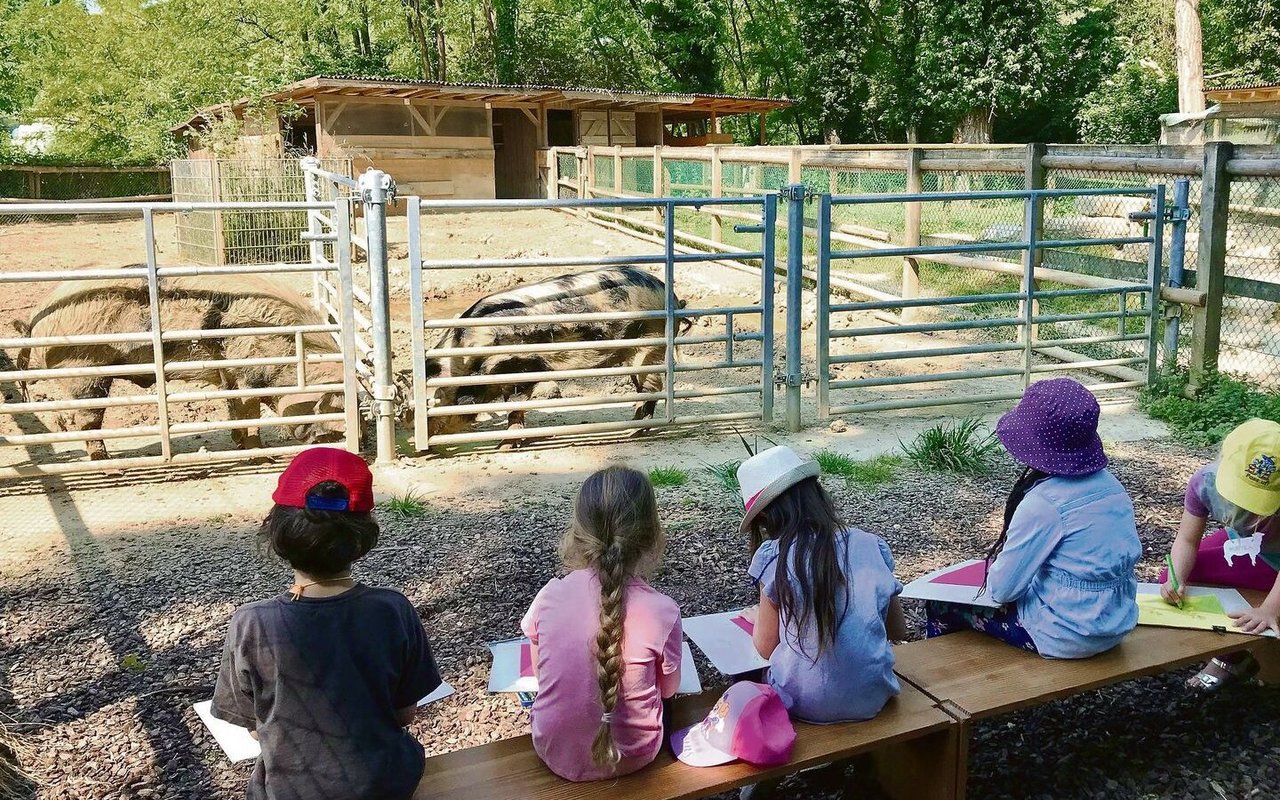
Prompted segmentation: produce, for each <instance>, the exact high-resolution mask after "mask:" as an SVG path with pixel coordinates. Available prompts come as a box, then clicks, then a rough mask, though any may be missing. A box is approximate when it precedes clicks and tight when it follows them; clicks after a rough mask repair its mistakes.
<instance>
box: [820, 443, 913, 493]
mask: <svg viewBox="0 0 1280 800" xmlns="http://www.w3.org/2000/svg"><path fill="white" fill-rule="evenodd" d="M813 458H814V460H815V461H817V462H818V466H819V467H821V468H822V474H823V475H835V476H838V477H841V478H844V479H845V480H846V481H849V482H850V483H857V484H861V485H863V486H879V485H880V484H882V483H888V482H889V481H891V480H893V479H894V478H895V477H897V475H898V468H899V467H901V466H902V458H901V457H900V456H893V455H881V456H876V457H875V458H871V459H867V460H865V461H857V460H855V459H852V458H850V457H849V456H847V455H845V454H844V453H837V452H835V451H834V450H819V451H818V452H816V453H814V454H813Z"/></svg>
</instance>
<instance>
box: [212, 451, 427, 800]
mask: <svg viewBox="0 0 1280 800" xmlns="http://www.w3.org/2000/svg"><path fill="white" fill-rule="evenodd" d="M272 499H273V500H274V501H275V505H274V506H273V507H272V509H271V512H270V513H269V514H268V515H267V518H266V519H265V520H264V521H263V523H262V530H261V533H260V535H261V537H262V539H263V540H264V543H265V544H267V545H268V546H269V547H270V548H271V550H272V551H273V552H274V553H275V554H276V555H278V556H280V557H281V558H283V559H284V560H286V561H288V562H289V564H290V566H292V567H293V587H292V588H291V589H290V591H289V592H287V593H284V594H280V595H277V596H275V597H272V598H269V599H267V600H260V601H258V602H256V603H249V604H248V605H245V606H241V607H240V608H238V609H236V611H235V613H234V614H233V615H232V617H231V626H230V630H229V631H228V633H227V640H226V646H225V648H224V650H223V654H222V667H221V670H220V671H219V673H218V680H217V684H216V685H215V687H214V693H213V704H212V707H211V712H212V714H213V716H215V717H217V718H218V719H221V720H224V721H226V722H230V723H232V724H233V725H239V726H241V727H244V728H248V729H249V730H250V731H251V732H252V733H253V734H254V735H255V736H256V737H257V738H258V740H259V741H260V743H261V745H262V756H261V757H260V758H259V759H258V761H257V763H256V764H255V766H254V770H253V775H252V777H251V778H250V779H249V786H248V790H247V796H248V797H249V799H250V800H265V798H268V797H308V798H317V800H408V798H410V797H411V796H412V795H413V794H414V793H415V790H416V789H417V787H418V785H419V782H420V781H421V780H422V779H423V778H422V775H423V766H424V764H425V761H426V759H425V757H424V754H423V749H422V745H421V744H420V743H419V742H418V741H417V740H416V739H415V738H414V737H413V736H412V735H411V734H410V733H409V732H408V731H406V730H405V729H404V726H406V725H408V724H409V723H410V722H411V721H412V719H413V716H414V713H415V712H416V710H417V702H418V700H419V699H421V698H422V697H424V696H425V695H427V694H429V693H431V692H432V691H434V690H435V689H437V688H438V687H439V686H440V683H441V681H440V675H439V673H438V671H437V670H436V663H435V660H434V659H433V658H432V656H431V649H430V647H429V646H428V644H427V636H426V633H425V632H424V631H423V629H422V620H421V618H420V617H419V616H418V612H417V611H416V610H415V609H414V607H413V605H412V604H411V603H410V602H409V601H408V599H406V598H405V596H404V595H402V594H400V593H399V592H396V591H393V590H391V589H380V588H376V587H372V586H366V585H364V584H362V583H360V582H358V581H356V580H355V578H354V577H353V576H352V574H351V566H352V564H353V563H355V562H356V561H358V560H360V559H361V558H363V557H364V556H365V555H366V554H368V553H369V551H370V550H372V549H373V548H374V546H376V545H377V543H378V523H377V520H375V519H374V517H373V514H372V513H370V512H371V511H372V510H373V476H372V475H371V474H370V472H369V467H368V466H366V465H365V463H364V461H363V460H362V459H361V458H360V457H359V456H357V455H355V454H354V453H348V452H347V451H345V450H339V449H337V448H332V447H314V448H311V449H309V450H305V451H303V452H302V453H299V454H298V455H297V456H296V457H295V458H294V459H293V461H292V462H290V464H289V466H288V468H287V469H285V471H284V473H283V474H282V475H281V476H280V479H279V483H278V485H277V487H276V491H275V493H274V494H273V495H272ZM353 687H358V689H359V691H353ZM318 754H323V757H317V755H318ZM268 787H270V790H269V791H270V793H268Z"/></svg>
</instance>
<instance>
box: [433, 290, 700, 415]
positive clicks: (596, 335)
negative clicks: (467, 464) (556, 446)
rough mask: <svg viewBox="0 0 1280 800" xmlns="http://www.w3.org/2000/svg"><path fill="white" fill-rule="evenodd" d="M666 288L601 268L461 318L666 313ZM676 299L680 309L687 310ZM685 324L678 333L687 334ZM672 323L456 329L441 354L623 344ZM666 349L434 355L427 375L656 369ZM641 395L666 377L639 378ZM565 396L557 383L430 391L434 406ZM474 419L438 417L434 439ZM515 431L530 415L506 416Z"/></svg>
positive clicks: (639, 410) (643, 411)
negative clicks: (620, 341)
mask: <svg viewBox="0 0 1280 800" xmlns="http://www.w3.org/2000/svg"><path fill="white" fill-rule="evenodd" d="M665 294H666V284H664V283H663V282H662V280H660V279H659V278H656V277H654V276H653V275H650V274H649V273H647V272H645V271H643V270H640V269H637V268H636V267H632V266H625V267H613V268H607V269H597V270H592V271H590V272H581V273H577V274H573V275H561V276H559V277H557V278H552V279H550V280H546V281H542V282H540V283H533V284H529V285H526V286H519V287H516V288H514V289H508V290H506V291H503V292H498V293H496V294H491V295H489V296H488V297H485V298H483V299H481V300H478V301H476V303H475V304H474V305H472V306H471V308H469V309H467V310H466V311H465V312H463V313H462V315H461V317H460V318H462V319H470V318H476V317H520V316H542V315H546V314H588V313H597V312H606V311H631V312H640V311H661V310H663V309H665V308H666V298H665ZM684 305H685V304H684V302H683V301H680V300H677V301H676V307H677V308H684ZM688 327H689V324H688V322H687V321H681V324H680V326H679V327H678V328H677V330H681V329H683V330H687V329H688ZM665 331H666V322H665V320H664V319H663V318H662V317H658V318H654V319H641V320H601V321H594V322H560V323H535V324H527V325H519V324H516V325H492V326H481V327H469V328H452V329H450V330H449V331H447V332H446V333H445V335H444V336H443V337H442V338H441V339H440V341H439V342H438V343H437V344H436V348H468V347H491V346H495V345H521V344H545V343H550V342H590V341H609V340H617V339H651V338H662V337H663V335H664V334H665ZM666 351H667V348H666V346H665V345H662V344H659V345H653V346H647V347H624V348H612V349H601V350H591V349H585V350H574V349H566V350H550V351H544V352H537V353H519V354H511V355H475V356H470V355H465V354H464V355H452V356H444V357H433V356H432V355H431V351H430V350H429V351H427V377H428V378H434V377H461V376H471V375H500V374H503V373H520V372H551V371H559V370H569V369H593V368H598V367H618V366H634V367H641V366H653V365H659V364H663V363H665V361H666V355H667V353H666ZM631 380H632V383H634V384H635V388H636V390H637V391H639V392H656V391H660V390H661V389H662V385H663V376H662V374H661V373H659V374H648V375H632V376H631ZM517 396H523V397H532V398H551V397H559V396H560V392H559V387H558V386H557V385H556V384H555V383H554V382H550V381H544V382H541V383H537V384H531V383H529V382H523V383H516V382H513V383H493V384H475V385H467V386H443V387H437V388H435V389H433V390H430V391H429V392H428V399H429V401H431V405H462V404H468V403H492V402H498V401H506V400H509V399H511V398H512V397H517ZM656 406H657V401H656V400H649V401H646V402H641V403H636V406H635V415H634V417H633V418H634V419H644V418H648V417H652V416H653V412H654V408H655V407H656ZM475 416H476V415H474V414H455V415H449V416H440V417H431V419H430V422H429V424H428V428H427V433H428V435H430V436H435V435H438V434H448V433H457V432H459V431H463V430H466V429H467V428H469V427H470V426H471V425H472V424H473V423H474V422H475ZM507 426H508V428H522V427H524V412H523V411H512V412H510V413H509V414H508V415H507Z"/></svg>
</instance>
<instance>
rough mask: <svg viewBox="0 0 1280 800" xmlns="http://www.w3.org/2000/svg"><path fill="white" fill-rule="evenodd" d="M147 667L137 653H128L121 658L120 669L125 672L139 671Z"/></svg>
mask: <svg viewBox="0 0 1280 800" xmlns="http://www.w3.org/2000/svg"><path fill="white" fill-rule="evenodd" d="M146 668H147V665H146V663H145V662H143V660H142V659H141V658H138V656H137V655H136V654H135V653H127V654H125V657H124V658H122V659H120V669H122V670H124V671H125V672H132V673H135V674H136V673H139V672H142V671H143V670H145V669H146Z"/></svg>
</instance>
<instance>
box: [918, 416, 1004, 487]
mask: <svg viewBox="0 0 1280 800" xmlns="http://www.w3.org/2000/svg"><path fill="white" fill-rule="evenodd" d="M902 449H903V452H905V453H906V456H907V458H908V459H909V460H910V461H911V462H912V463H914V464H916V465H917V466H919V467H921V468H923V469H929V470H936V471H939V472H956V473H959V474H961V475H986V474H987V473H989V472H990V471H991V467H992V464H991V461H992V459H993V458H994V457H995V455H996V453H997V452H999V450H1000V442H999V441H998V440H997V439H996V437H995V434H994V433H992V432H991V431H989V430H987V427H986V425H984V424H983V423H982V421H981V420H979V419H977V418H976V417H970V418H969V419H966V420H962V421H961V422H958V423H942V424H939V425H935V426H933V427H932V428H929V429H928V430H925V431H922V432H921V433H920V435H919V436H917V437H916V438H915V440H914V441H912V442H911V444H909V445H906V444H904V445H903V447H902Z"/></svg>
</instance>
